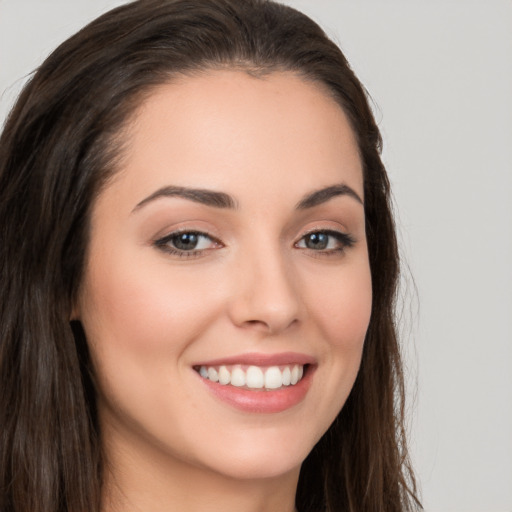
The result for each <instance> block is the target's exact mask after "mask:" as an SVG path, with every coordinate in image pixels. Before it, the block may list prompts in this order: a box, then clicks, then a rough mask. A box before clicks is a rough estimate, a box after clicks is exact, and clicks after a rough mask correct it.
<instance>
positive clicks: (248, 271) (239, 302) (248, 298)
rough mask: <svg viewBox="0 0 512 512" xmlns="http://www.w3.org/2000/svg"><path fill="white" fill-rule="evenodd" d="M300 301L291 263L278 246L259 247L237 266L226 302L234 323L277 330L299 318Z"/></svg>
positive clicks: (253, 327) (259, 328) (270, 330)
mask: <svg viewBox="0 0 512 512" xmlns="http://www.w3.org/2000/svg"><path fill="white" fill-rule="evenodd" d="M262 252H264V254H262ZM300 304H301V302H300V294H299V293H298V282H297V279H296V277H295V276H294V272H293V269H292V266H291V265H290V264H289V263H288V264H287V262H286V261H285V260H284V258H283V257H282V255H280V254H279V251H278V250H275V251H274V252H273V253H271V252H269V251H258V254H255V253H253V254H252V255H251V257H249V258H244V262H243V263H240V264H238V265H237V266H236V271H235V272H234V274H233V294H232V296H231V302H230V305H229V315H230V317H231V321H232V322H233V323H234V324H235V325H236V326H238V327H242V328H246V329H253V330H256V331H260V332H263V333H266V334H272V335H273V334H278V333H280V332H282V331H285V330H286V329H287V328H289V327H290V326H292V325H294V324H296V323H298V322H299V320H300V318H299V315H300V309H301V308H300Z"/></svg>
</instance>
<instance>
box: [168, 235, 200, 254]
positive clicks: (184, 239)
mask: <svg viewBox="0 0 512 512" xmlns="http://www.w3.org/2000/svg"><path fill="white" fill-rule="evenodd" d="M197 241H198V236H197V235H196V234H195V233H181V234H180V235H177V236H176V237H175V238H174V240H173V243H174V246H175V247H176V249H181V250H184V251H187V250H188V251H190V250H191V249H194V248H195V247H196V245H197Z"/></svg>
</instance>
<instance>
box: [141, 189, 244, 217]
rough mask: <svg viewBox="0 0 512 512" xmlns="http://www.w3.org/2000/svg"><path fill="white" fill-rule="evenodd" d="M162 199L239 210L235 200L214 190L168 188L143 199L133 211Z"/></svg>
mask: <svg viewBox="0 0 512 512" xmlns="http://www.w3.org/2000/svg"><path fill="white" fill-rule="evenodd" d="M160 197H181V198H183V199H189V200H190V201H194V202H196V203H201V204H205V205H207V206H213V207H215V208H230V209H236V208H238V204H237V202H236V201H235V199H234V198H233V197H231V196H230V195H229V194H226V193H225V192H216V191H214V190H206V189H201V188H188V187H175V186H168V187H162V188H160V189H158V190H157V191H156V192H153V193H152V194H151V195H149V196H148V197H146V198H145V199H143V200H142V201H141V202H140V203H138V204H137V205H136V206H135V208H134V209H133V211H136V210H138V209H139V208H140V207H142V206H144V205H145V204H147V203H149V202H150V201H154V200H155V199H158V198H160Z"/></svg>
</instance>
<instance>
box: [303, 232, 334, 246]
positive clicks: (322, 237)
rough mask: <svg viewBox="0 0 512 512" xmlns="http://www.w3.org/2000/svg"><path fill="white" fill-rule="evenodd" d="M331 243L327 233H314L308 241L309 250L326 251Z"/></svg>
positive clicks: (309, 236)
mask: <svg viewBox="0 0 512 512" xmlns="http://www.w3.org/2000/svg"><path fill="white" fill-rule="evenodd" d="M328 243H329V237H328V236H327V235H326V234H325V233H312V234H311V235H308V237H307V239H306V246H307V247H308V249H325V248H326V247H327V244H328Z"/></svg>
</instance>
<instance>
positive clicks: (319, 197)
mask: <svg viewBox="0 0 512 512" xmlns="http://www.w3.org/2000/svg"><path fill="white" fill-rule="evenodd" d="M343 195H346V196H349V197H352V198H354V199H355V200H356V201H357V202H358V203H361V204H363V200H362V199H361V198H360V197H359V195H358V194H357V192H356V191H355V190H354V189H353V188H351V187H349V186H348V185H345V184H344V183H340V184H337V185H331V186H329V187H325V188H322V189H320V190H315V191H314V192H311V193H309V194H306V195H305V196H304V197H303V198H302V199H301V200H300V201H299V202H298V203H297V205H296V206H295V208H296V209H297V210H306V209H308V208H313V207H314V206H318V205H319V204H322V203H325V202H326V201H329V199H332V198H333V197H337V196H343ZM161 197H181V198H183V199H189V200H190V201H194V202H196V203H201V204H205V205H207V206H213V207H215V208H228V209H237V208H238V203H237V201H236V200H235V199H234V198H233V197H232V196H230V195H229V194H226V193H225V192H216V191H214V190H206V189H200V188H188V187H176V186H167V187H162V188H160V189H158V190H157V191H156V192H153V193H152V194H151V195H149V196H148V197H146V198H145V199H143V200H142V201H140V203H138V204H137V205H136V206H135V208H134V209H133V212H134V211H136V210H138V209H139V208H141V207H142V206H144V205H145V204H147V203H149V202H151V201H154V200H155V199H159V198H161Z"/></svg>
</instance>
